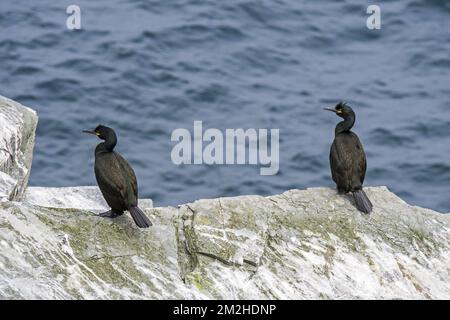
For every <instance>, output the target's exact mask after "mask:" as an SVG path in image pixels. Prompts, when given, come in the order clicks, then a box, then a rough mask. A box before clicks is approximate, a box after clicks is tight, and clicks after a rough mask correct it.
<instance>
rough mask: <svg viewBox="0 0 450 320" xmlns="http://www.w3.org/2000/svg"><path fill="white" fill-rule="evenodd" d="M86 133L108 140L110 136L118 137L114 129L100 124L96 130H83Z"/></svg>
mask: <svg viewBox="0 0 450 320" xmlns="http://www.w3.org/2000/svg"><path fill="white" fill-rule="evenodd" d="M83 132H85V133H90V134H93V135H96V136H97V137H99V139H102V140H106V139H108V138H110V137H114V138H115V137H116V133H115V132H114V130H113V129H111V128H109V127H107V126H104V125H101V124H99V125H98V126H97V127H96V128H95V129H94V130H83Z"/></svg>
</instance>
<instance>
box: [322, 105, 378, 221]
mask: <svg viewBox="0 0 450 320" xmlns="http://www.w3.org/2000/svg"><path fill="white" fill-rule="evenodd" d="M325 110H328V111H332V112H334V113H336V114H337V115H338V116H339V117H341V118H343V119H344V121H341V122H339V123H338V125H337V126H336V129H335V130H334V141H333V144H332V145H331V150H330V166H331V175H332V177H333V180H334V182H336V185H337V189H338V192H339V193H341V194H345V193H348V192H352V193H353V197H354V199H355V203H356V207H357V208H358V210H359V211H361V212H364V213H370V212H371V211H372V203H371V202H370V200H369V198H368V197H367V195H366V194H365V193H364V191H363V189H362V186H363V182H364V177H365V175H366V167H367V162H366V154H365V153H364V149H363V146H362V144H361V141H359V138H358V136H357V135H356V134H355V133H353V132H352V131H350V129H351V128H352V127H353V125H354V124H355V112H353V110H352V108H350V107H349V106H348V105H347V104H345V103H343V102H340V103H338V104H337V105H336V107H335V108H334V109H329V108H325Z"/></svg>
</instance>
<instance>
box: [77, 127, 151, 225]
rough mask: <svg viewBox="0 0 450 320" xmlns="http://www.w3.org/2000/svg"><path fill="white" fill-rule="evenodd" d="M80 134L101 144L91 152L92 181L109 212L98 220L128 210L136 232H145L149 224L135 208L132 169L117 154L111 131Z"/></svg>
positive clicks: (100, 129) (102, 130)
mask: <svg viewBox="0 0 450 320" xmlns="http://www.w3.org/2000/svg"><path fill="white" fill-rule="evenodd" d="M83 132H86V133H90V134H93V135H96V136H97V137H99V138H100V139H101V140H105V142H101V143H99V144H98V145H97V147H96V148H95V177H96V179H97V184H98V186H99V188H100V191H101V192H102V194H103V197H104V198H105V200H106V202H107V203H108V205H109V206H110V207H111V210H109V211H107V212H103V213H100V216H101V217H108V218H115V217H118V216H120V215H122V214H123V212H124V211H125V210H128V211H129V212H130V214H131V216H132V217H133V220H134V222H135V223H136V225H137V226H138V227H139V228H148V227H149V226H151V225H152V223H151V222H150V220H149V219H148V218H147V217H146V215H145V214H144V213H143V212H142V210H141V209H139V208H138V206H137V205H138V186H137V181H136V175H135V174H134V171H133V168H131V166H130V165H129V164H128V162H127V161H126V160H125V159H124V158H123V157H122V156H121V155H120V154H119V153H117V152H115V151H114V147H115V146H116V144H117V136H116V133H115V132H114V130H113V129H111V128H108V127H106V126H103V125H98V126H97V128H95V129H94V130H83Z"/></svg>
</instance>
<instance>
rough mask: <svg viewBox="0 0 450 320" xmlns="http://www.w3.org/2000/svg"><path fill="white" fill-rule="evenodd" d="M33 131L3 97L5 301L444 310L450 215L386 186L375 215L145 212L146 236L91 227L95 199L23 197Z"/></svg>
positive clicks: (209, 209) (337, 200)
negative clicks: (423, 304)
mask: <svg viewBox="0 0 450 320" xmlns="http://www.w3.org/2000/svg"><path fill="white" fill-rule="evenodd" d="M36 120H37V119H36V116H35V113H34V112H33V111H31V110H30V109H27V108H24V107H22V106H20V105H18V104H16V103H14V102H12V101H11V100H8V99H5V98H0V124H1V126H2V127H1V129H0V130H1V134H2V139H0V152H3V154H1V158H0V171H2V172H1V173H0V175H1V177H2V178H3V180H4V181H6V182H2V184H3V185H2V188H3V189H0V190H2V192H3V197H2V201H1V202H0V298H3V299H23V298H29V299H122V298H124V299H176V298H179V299H215V298H224V299H315V298H317V299H355V298H356V299H371V298H376V299H415V298H418V299H449V298H450V215H446V214H441V213H437V212H434V211H432V210H428V209H423V208H419V207H415V206H410V205H408V204H407V203H405V202H404V201H403V200H402V199H400V198H399V197H397V196H396V195H394V194H393V193H391V192H389V190H388V189H387V188H386V187H376V188H367V189H366V192H367V194H368V196H369V197H370V198H371V200H372V202H373V204H374V211H373V213H372V214H371V215H362V214H361V213H360V212H358V211H357V210H356V209H355V208H354V205H353V203H352V199H351V198H350V197H345V196H339V195H337V194H336V192H335V191H334V190H331V189H327V188H315V189H307V190H290V191H286V192H285V193H283V194H280V195H275V196H270V197H261V196H241V197H233V198H218V199H210V200H199V201H196V202H194V203H190V204H184V205H181V206H179V207H178V208H174V207H164V208H153V207H152V202H151V201H150V200H142V201H141V202H140V205H141V207H142V209H143V210H144V211H145V212H146V213H147V214H148V216H149V217H150V219H151V220H152V221H153V223H154V226H153V227H151V228H149V229H144V230H142V229H138V228H136V227H135V225H134V223H133V221H132V219H131V218H130V216H129V215H127V214H126V215H124V216H121V217H119V218H116V219H114V220H111V219H104V218H99V217H98V216H96V213H97V212H99V211H101V210H103V209H104V208H105V204H104V202H103V199H102V197H101V195H100V193H99V191H98V189H97V188H96V187H72V188H41V187H29V188H26V184H27V178H28V174H29V171H30V168H31V153H32V148H33V143H34V130H35V127H36ZM3 149H5V150H8V151H3ZM5 186H6V187H5ZM25 190H26V192H24V191H25Z"/></svg>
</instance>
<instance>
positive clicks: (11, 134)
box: [0, 96, 37, 201]
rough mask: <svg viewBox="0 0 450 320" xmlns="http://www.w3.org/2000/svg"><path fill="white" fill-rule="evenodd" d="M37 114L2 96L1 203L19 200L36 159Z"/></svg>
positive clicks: (0, 109) (0, 130) (0, 128)
mask: <svg viewBox="0 0 450 320" xmlns="http://www.w3.org/2000/svg"><path fill="white" fill-rule="evenodd" d="M36 125H37V115H36V112H35V111H34V110H32V109H30V108H27V107H24V106H22V105H21V104H19V103H17V102H15V101H12V100H10V99H8V98H5V97H3V96H0V200H1V201H5V200H19V199H21V198H22V196H23V193H24V191H25V188H26V186H27V183H28V177H29V175H30V170H31V162H32V158H33V147H34V137H35V131H36Z"/></svg>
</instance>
